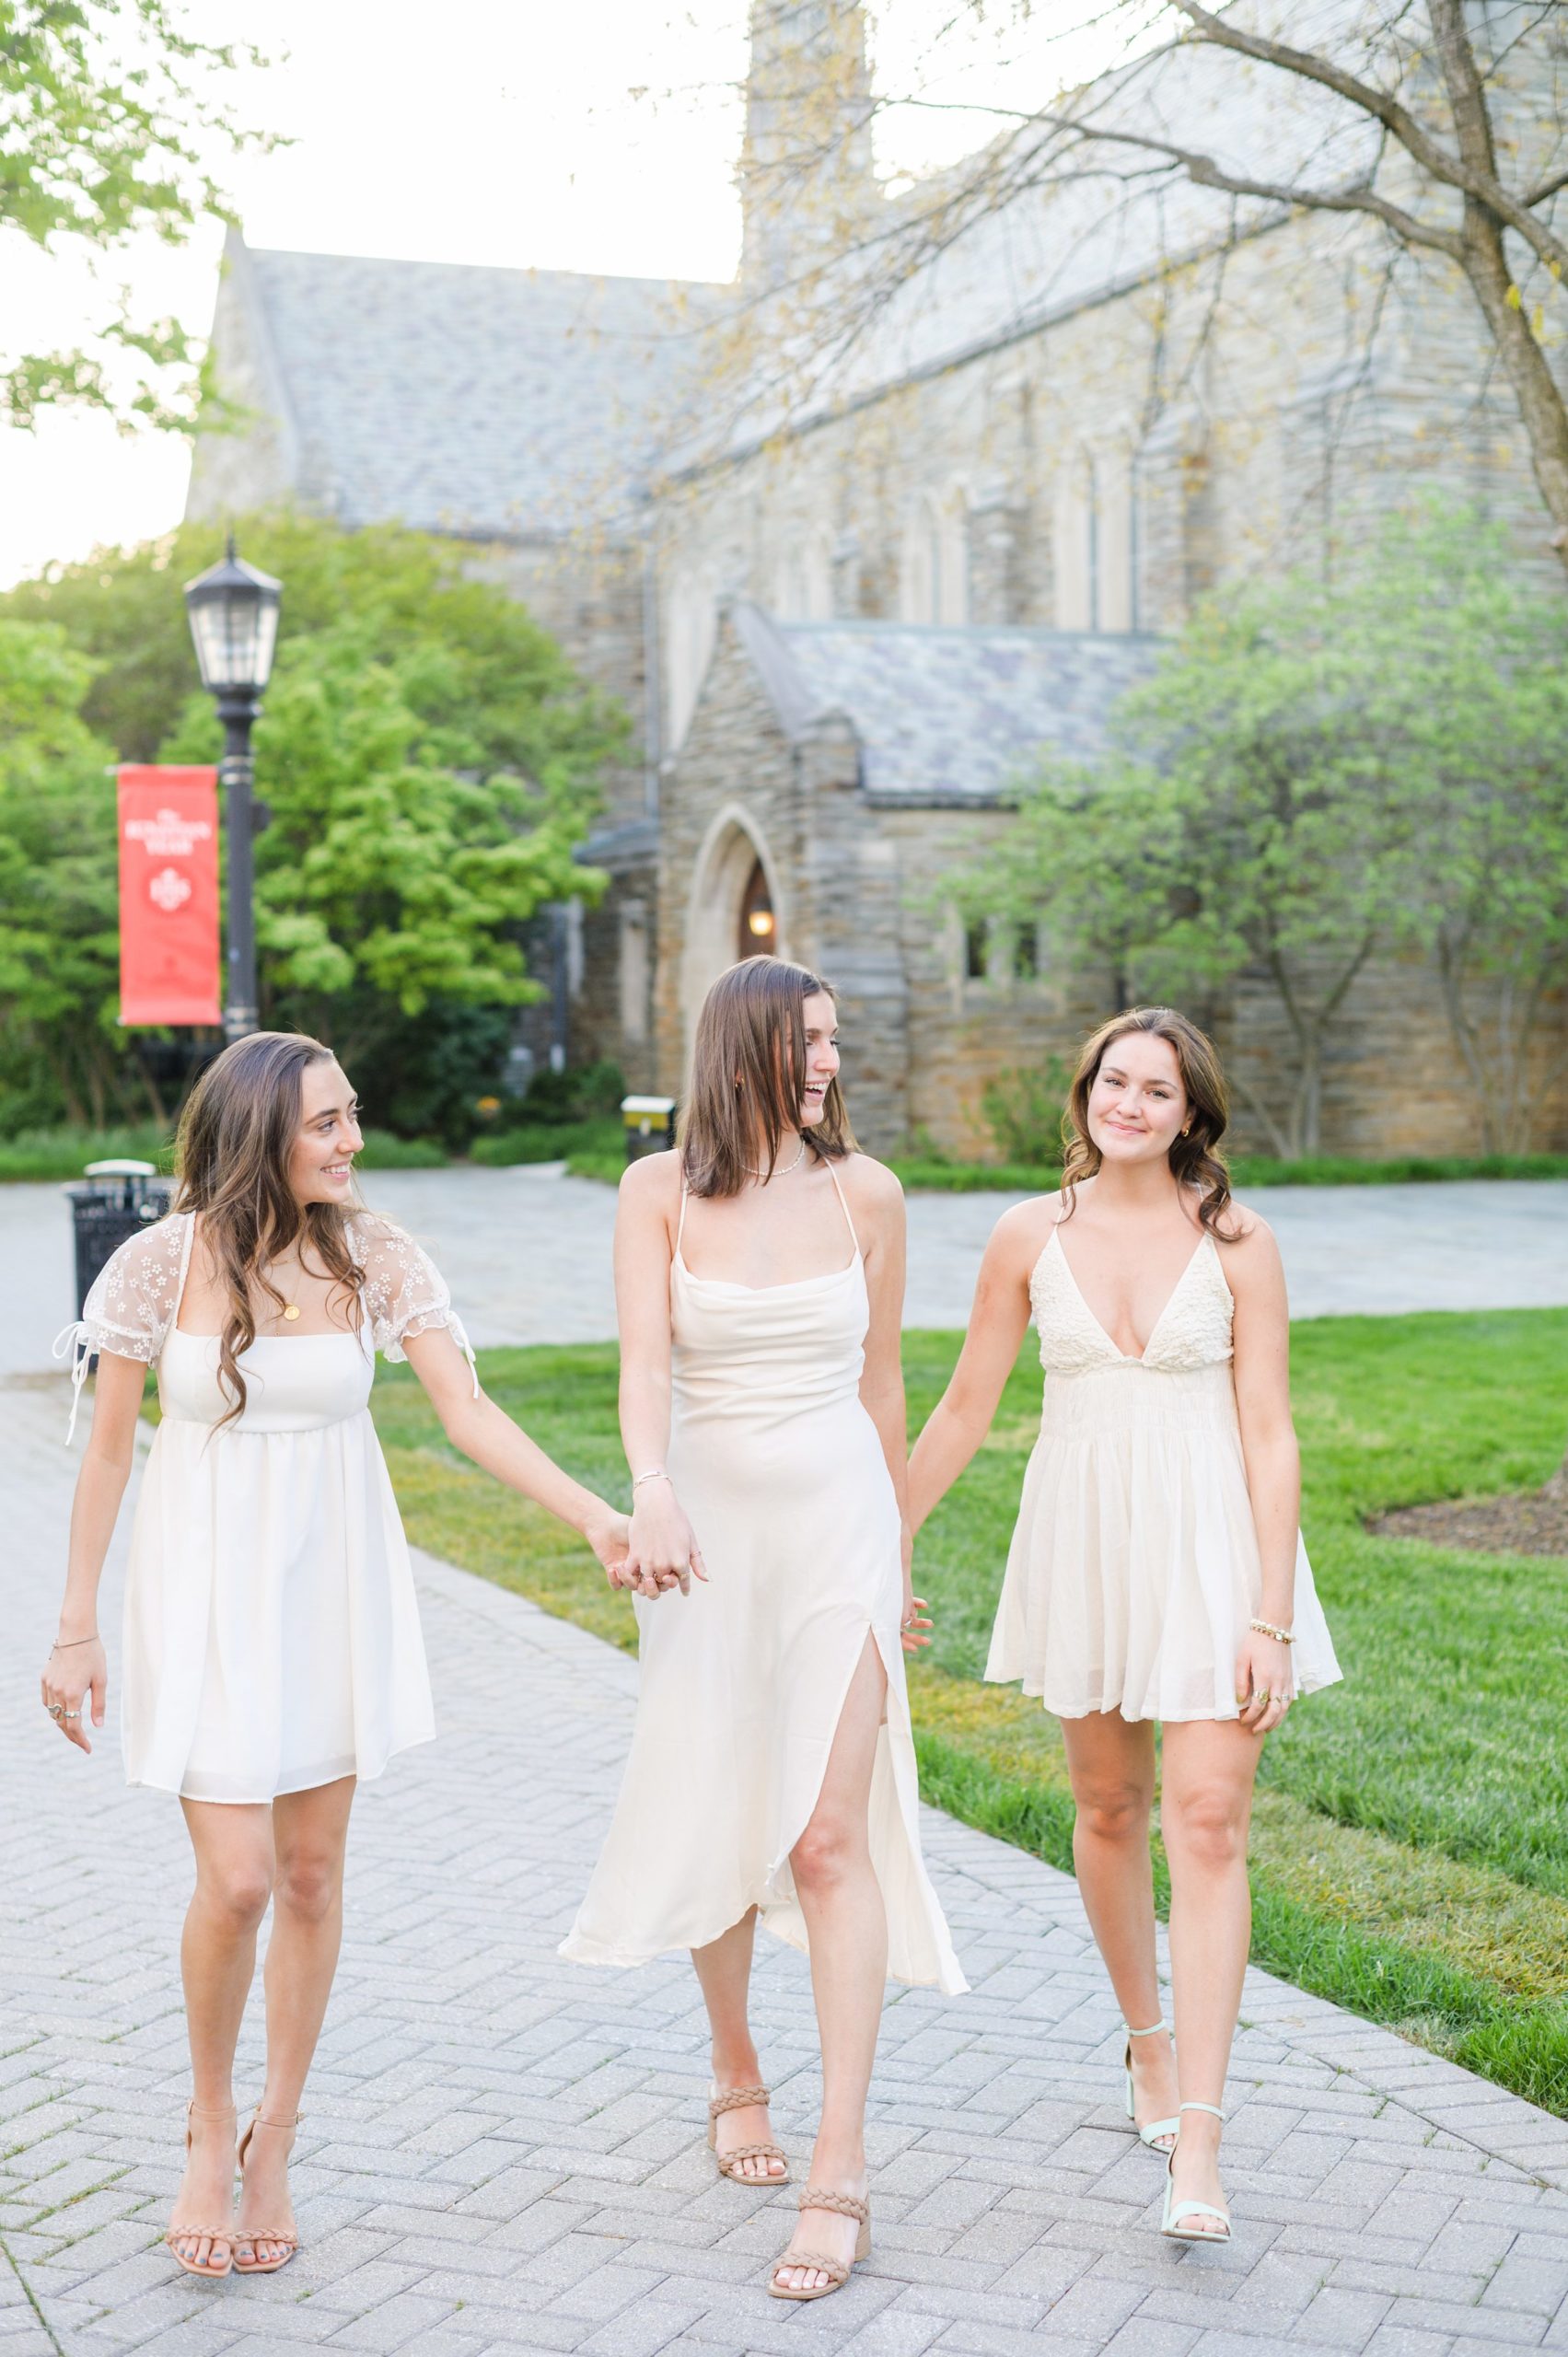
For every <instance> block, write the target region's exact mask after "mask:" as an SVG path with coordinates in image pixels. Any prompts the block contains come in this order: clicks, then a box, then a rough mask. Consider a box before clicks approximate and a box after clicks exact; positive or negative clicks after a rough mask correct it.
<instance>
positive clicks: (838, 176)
mask: <svg viewBox="0 0 1568 2357" xmlns="http://www.w3.org/2000/svg"><path fill="white" fill-rule="evenodd" d="M740 193H741V205H742V213H743V218H744V225H745V226H744V236H743V240H742V247H741V265H740V268H741V277H742V280H743V282H744V283H745V284H747V285H748V286H749V287H751V288H753V289H755V288H761V287H770V286H782V285H784V284H787V283H788V282H789V281H790V280H791V279H793V278H795V277H796V275H797V274H798V273H800V272H801V271H802V270H807V269H809V268H810V267H811V266H812V265H813V264H815V263H818V262H820V261H823V260H825V259H826V258H827V257H828V256H829V255H830V253H831V252H832V251H833V250H835V249H837V248H839V247H841V246H842V245H843V244H844V243H846V242H847V241H848V239H849V238H852V237H853V236H854V231H855V228H856V226H858V225H860V224H861V223H863V222H864V221H865V217H866V215H867V214H868V213H869V211H870V210H871V208H872V205H873V203H874V201H875V198H876V195H877V182H876V178H875V175H874V173H873V170H872V161H871V76H870V74H869V71H868V70H867V66H866V60H865V11H864V9H863V8H862V7H861V6H859V0H752V5H751V62H750V70H749V75H748V77H747V85H746V144H745V146H744V148H743V150H742V152H741V158H740Z"/></svg>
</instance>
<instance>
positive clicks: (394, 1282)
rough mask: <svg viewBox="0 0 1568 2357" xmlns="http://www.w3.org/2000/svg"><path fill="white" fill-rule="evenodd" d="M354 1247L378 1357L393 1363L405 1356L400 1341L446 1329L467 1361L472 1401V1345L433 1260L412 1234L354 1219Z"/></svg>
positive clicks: (475, 1389) (475, 1377) (476, 1376)
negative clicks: (360, 1269)
mask: <svg viewBox="0 0 1568 2357" xmlns="http://www.w3.org/2000/svg"><path fill="white" fill-rule="evenodd" d="M354 1250H355V1253H356V1254H357V1256H358V1259H359V1263H360V1266H361V1267H362V1268H363V1269H364V1271H365V1307H366V1315H367V1316H368V1318H369V1319H370V1332H371V1339H372V1341H374V1342H375V1345H376V1348H377V1350H378V1351H379V1352H380V1353H381V1354H382V1356H383V1357H384V1358H386V1359H389V1360H390V1361H391V1362H392V1363H393V1364H396V1363H397V1361H398V1360H400V1359H402V1358H406V1357H407V1355H408V1353H407V1352H406V1351H405V1350H404V1348H403V1344H404V1343H405V1342H407V1341H411V1340H412V1339H413V1338H414V1337H416V1336H418V1335H420V1334H428V1333H429V1332H430V1331H431V1330H432V1329H433V1328H435V1327H437V1326H445V1327H446V1328H447V1331H448V1332H449V1333H450V1335H451V1337H452V1340H453V1341H455V1342H456V1344H457V1346H458V1348H459V1350H460V1351H461V1353H462V1354H463V1356H464V1357H465V1358H466V1359H467V1361H468V1363H469V1369H470V1373H471V1375H472V1376H473V1396H474V1398H475V1399H478V1398H479V1369H478V1367H477V1366H476V1365H475V1364H474V1355H473V1350H472V1346H471V1345H470V1341H469V1338H468V1336H467V1334H466V1333H465V1332H464V1330H463V1322H462V1319H461V1318H459V1316H458V1313H457V1311H456V1310H455V1309H454V1308H453V1307H452V1296H451V1295H450V1293H449V1292H448V1291H447V1281H446V1279H445V1278H444V1277H443V1276H442V1274H441V1271H439V1269H437V1268H436V1265H435V1263H434V1261H432V1260H429V1259H428V1258H427V1256H426V1255H425V1254H424V1252H422V1251H421V1250H420V1248H419V1247H418V1245H417V1244H416V1243H415V1242H414V1240H413V1238H412V1236H405V1235H404V1234H403V1232H402V1230H401V1228H400V1227H394V1226H392V1225H391V1224H390V1222H389V1221H388V1220H380V1219H359V1220H356V1221H355V1222H354Z"/></svg>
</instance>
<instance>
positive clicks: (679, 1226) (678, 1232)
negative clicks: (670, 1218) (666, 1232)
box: [672, 1170, 691, 1260]
mask: <svg viewBox="0 0 1568 2357" xmlns="http://www.w3.org/2000/svg"><path fill="white" fill-rule="evenodd" d="M690 1194H691V1188H690V1187H689V1186H688V1185H687V1183H686V1173H685V1171H684V1170H683V1171H682V1172H681V1174H680V1217H679V1219H678V1220H677V1221H676V1223H675V1252H674V1255H673V1256H672V1257H673V1258H675V1259H677V1260H679V1256H680V1239H681V1237H683V1236H684V1235H685V1233H686V1202H687V1198H688V1196H689V1195H690Z"/></svg>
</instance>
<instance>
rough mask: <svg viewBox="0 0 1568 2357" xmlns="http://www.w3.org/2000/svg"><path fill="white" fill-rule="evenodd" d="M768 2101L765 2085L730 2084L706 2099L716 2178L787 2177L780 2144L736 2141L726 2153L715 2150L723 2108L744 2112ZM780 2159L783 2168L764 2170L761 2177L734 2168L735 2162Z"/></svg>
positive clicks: (754, 2180) (768, 2180) (770, 2180)
mask: <svg viewBox="0 0 1568 2357" xmlns="http://www.w3.org/2000/svg"><path fill="white" fill-rule="evenodd" d="M771 2102H772V2096H771V2095H770V2094H769V2092H768V2089H767V2088H766V2087H731V2088H729V2089H728V2090H727V2092H726V2094H724V2095H722V2096H709V2098H708V2149H709V2151H710V2152H712V2153H713V2154H714V2155H715V2156H716V2158H717V2161H718V2165H719V2175H720V2177H728V2178H729V2179H730V2180H731V2182H732V2183H733V2184H735V2185H783V2184H784V2183H785V2182H786V2181H787V2179H788V2177H789V2154H787V2153H786V2152H785V2151H784V2147H783V2145H782V2144H737V2145H735V2146H733V2147H732V2148H731V2150H730V2151H729V2152H727V2153H721V2152H720V2151H719V2120H720V2119H721V2117H722V2115H723V2114H724V2113H725V2112H726V2111H745V2110H746V2109H747V2108H748V2107H749V2106H750V2105H752V2104H768V2103H771ZM762 2160H767V2161H782V2162H783V2163H784V2166H783V2168H781V2169H779V2170H777V2171H774V2170H772V2169H764V2171H763V2172H762V2175H761V2177H748V2176H747V2175H746V2173H745V2171H744V2170H742V2169H738V2168H737V2166H736V2163H737V2162H738V2161H762Z"/></svg>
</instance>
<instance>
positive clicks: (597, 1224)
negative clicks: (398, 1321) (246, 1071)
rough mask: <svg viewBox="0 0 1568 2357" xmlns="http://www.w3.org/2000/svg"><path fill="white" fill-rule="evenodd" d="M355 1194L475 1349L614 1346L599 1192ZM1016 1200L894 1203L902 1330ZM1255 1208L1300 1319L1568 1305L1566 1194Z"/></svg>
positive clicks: (66, 1309) (1397, 1195) (35, 1275)
mask: <svg viewBox="0 0 1568 2357" xmlns="http://www.w3.org/2000/svg"><path fill="white" fill-rule="evenodd" d="M365 1191H366V1196H367V1198H368V1200H369V1201H370V1202H372V1203H374V1204H376V1205H377V1206H378V1207H379V1208H380V1209H382V1210H384V1211H386V1212H388V1213H390V1214H391V1216H392V1217H393V1218H395V1219H398V1220H401V1221H402V1222H403V1223H404V1224H405V1225H407V1226H408V1227H410V1228H411V1229H412V1231H413V1233H414V1234H415V1235H416V1236H417V1237H420V1238H421V1240H422V1241H423V1242H424V1244H425V1246H426V1247H427V1248H428V1249H429V1250H430V1251H431V1252H432V1253H433V1254H434V1255H435V1257H436V1260H437V1262H438V1263H439V1265H440V1266H441V1268H442V1269H443V1270H444V1271H446V1274H447V1281H448V1283H450V1284H451V1287H452V1291H453V1293H454V1295H456V1297H457V1300H458V1303H459V1307H460V1308H461V1309H462V1311H463V1314H464V1316H465V1318H467V1320H468V1322H469V1325H470V1329H471V1331H472V1334H473V1338H474V1341H476V1342H477V1343H479V1344H480V1345H481V1346H482V1347H483V1346H485V1345H489V1344H494V1343H501V1342H591V1341H601V1340H604V1339H607V1338H608V1337H610V1336H611V1335H613V1333H614V1331H615V1296H614V1292H613V1288H612V1286H611V1283H610V1233H611V1230H612V1228H613V1225H614V1221H615V1195H614V1191H613V1190H612V1189H610V1188H609V1187H600V1186H596V1185H594V1184H593V1183H592V1182H591V1181H590V1180H588V1179H568V1178H565V1177H563V1176H562V1175H561V1174H560V1172H559V1171H558V1170H557V1169H555V1168H554V1167H546V1168H543V1169H540V1168H538V1167H535V1168H524V1169H517V1170H480V1169H470V1170H388V1171H380V1172H376V1171H371V1172H368V1173H367V1174H366V1180H365ZM1019 1200H1020V1198H1019V1197H1017V1196H1016V1195H912V1196H911V1197H910V1202H909V1220H910V1277H909V1296H908V1301H907V1305H906V1308H905V1318H904V1322H905V1324H906V1325H910V1326H962V1325H963V1324H964V1322H965V1320H966V1319H967V1318H968V1316H969V1307H970V1295H971V1293H972V1291H973V1288H974V1279H975V1271H976V1270H977V1269H978V1267H979V1265H980V1256H981V1252H982V1251H983V1250H984V1248H985V1239H986V1237H988V1236H989V1235H990V1233H991V1230H992V1228H993V1225H995V1223H996V1221H997V1220H998V1219H999V1218H1000V1217H1001V1215H1002V1213H1003V1212H1004V1211H1005V1209H1006V1207H1007V1205H1008V1204H1009V1203H1012V1202H1018V1201H1019ZM1255 1201H1256V1202H1257V1204H1258V1207H1259V1208H1260V1211H1261V1212H1262V1213H1263V1215H1264V1216H1265V1218H1267V1219H1268V1220H1269V1221H1270V1223H1271V1225H1272V1227H1273V1229H1274V1232H1275V1234H1276V1235H1277V1236H1278V1237H1279V1239H1280V1244H1281V1248H1282V1249H1283V1253H1284V1259H1285V1269H1286V1272H1287V1274H1288V1276H1289V1278H1290V1287H1291V1303H1292V1306H1293V1308H1294V1310H1295V1315H1296V1316H1297V1317H1298V1318H1330V1317H1336V1316H1341V1315H1343V1314H1346V1313H1351V1312H1355V1311H1365V1312H1392V1311H1400V1310H1407V1309H1510V1308H1529V1307H1535V1306H1540V1305H1543V1304H1549V1303H1550V1304H1556V1305H1564V1304H1568V1180H1557V1179H1542V1180H1538V1181H1534V1182H1524V1181H1517V1182H1516V1181H1511V1180H1488V1181H1481V1182H1477V1183H1475V1184H1473V1185H1461V1186H1436V1187H1274V1188H1267V1189H1263V1190H1260V1192H1259V1194H1258V1195H1257V1197H1256V1198H1255ZM0 1266H3V1267H4V1268H5V1271H6V1303H7V1315H6V1319H5V1321H4V1325H3V1326H0V1374H6V1373H29V1374H30V1373H34V1372H37V1371H38V1370H40V1369H41V1368H43V1367H46V1366H47V1365H48V1364H49V1345H50V1341H51V1339H52V1336H53V1335H54V1334H55V1333H56V1332H57V1331H58V1329H59V1328H60V1327H61V1326H62V1325H63V1324H64V1321H65V1319H66V1318H69V1317H70V1316H71V1314H72V1309H73V1302H72V1297H71V1248H70V1230H69V1222H68V1218H67V1212H66V1205H65V1202H64V1197H63V1195H62V1192H61V1190H60V1189H59V1188H57V1187H0Z"/></svg>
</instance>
